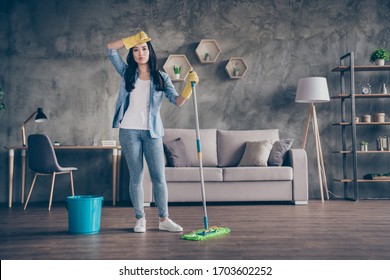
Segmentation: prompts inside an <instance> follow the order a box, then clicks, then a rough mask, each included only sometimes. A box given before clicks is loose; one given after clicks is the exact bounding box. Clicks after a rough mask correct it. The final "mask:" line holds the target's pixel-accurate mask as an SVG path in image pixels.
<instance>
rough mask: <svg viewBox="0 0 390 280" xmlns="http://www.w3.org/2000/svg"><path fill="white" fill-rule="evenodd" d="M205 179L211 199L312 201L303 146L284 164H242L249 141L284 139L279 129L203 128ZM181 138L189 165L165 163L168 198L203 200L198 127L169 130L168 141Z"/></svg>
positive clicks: (148, 190)
mask: <svg viewBox="0 0 390 280" xmlns="http://www.w3.org/2000/svg"><path fill="white" fill-rule="evenodd" d="M200 136H201V145H202V154H203V161H202V162H203V167H204V169H203V170H204V180H205V192H206V200H207V201H208V202H238V201H248V202H251V201H252V202H253V201H288V202H292V203H294V204H296V205H301V204H303V205H304V204H307V202H308V175H307V157H306V152H305V150H303V149H290V150H288V152H287V154H286V159H285V161H284V163H283V165H282V166H266V167H263V166H261V167H259V166H245V167H238V166H237V165H238V164H239V162H240V160H241V158H242V156H243V154H244V151H245V146H246V143H247V142H248V141H261V140H270V141H277V140H279V131H278V130H277V129H267V130H216V129H201V130H200ZM177 138H180V139H181V141H182V142H183V143H184V145H185V149H186V154H187V157H188V161H189V162H188V165H189V166H188V167H166V168H165V174H166V180H167V184H168V191H169V202H200V201H202V196H201V187H200V179H199V178H200V175H199V165H198V159H197V149H196V135H195V130H193V129H165V135H164V138H163V140H164V142H167V141H172V140H175V139H177ZM144 190H145V203H146V204H150V203H151V202H153V197H152V183H151V181H150V176H149V174H148V170H147V168H145V176H144Z"/></svg>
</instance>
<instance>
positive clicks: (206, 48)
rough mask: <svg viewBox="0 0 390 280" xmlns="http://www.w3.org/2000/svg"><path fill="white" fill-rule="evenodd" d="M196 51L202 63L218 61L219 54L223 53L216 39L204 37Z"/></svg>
mask: <svg viewBox="0 0 390 280" xmlns="http://www.w3.org/2000/svg"><path fill="white" fill-rule="evenodd" d="M195 53H196V56H197V57H198V59H199V61H200V63H202V64H211V63H215V62H216V61H217V59H218V56H219V55H220V54H221V49H220V48H219V46H218V43H217V41H215V40H214V39H202V40H201V41H200V42H199V45H198V47H197V48H196V50H195Z"/></svg>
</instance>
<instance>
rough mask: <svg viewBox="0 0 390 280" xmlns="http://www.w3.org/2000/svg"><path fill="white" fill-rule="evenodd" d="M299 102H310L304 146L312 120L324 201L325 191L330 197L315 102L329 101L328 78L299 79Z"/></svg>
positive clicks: (304, 146) (297, 95)
mask: <svg viewBox="0 0 390 280" xmlns="http://www.w3.org/2000/svg"><path fill="white" fill-rule="evenodd" d="M295 102H297V103H309V104H310V105H309V109H308V112H307V117H306V125H305V138H304V140H303V145H302V148H303V149H305V148H306V141H307V135H308V132H309V126H310V121H312V126H313V133H314V138H315V145H316V153H317V167H318V177H319V181H320V191H321V200H322V202H324V192H323V189H325V192H326V198H327V199H329V193H328V184H327V181H326V173H325V166H324V158H323V155H322V148H321V138H320V133H319V129H318V121H317V113H316V107H315V106H314V104H315V103H323V102H329V91H328V85H327V83H326V78H323V77H308V78H303V79H299V81H298V87H297V94H296V97H295Z"/></svg>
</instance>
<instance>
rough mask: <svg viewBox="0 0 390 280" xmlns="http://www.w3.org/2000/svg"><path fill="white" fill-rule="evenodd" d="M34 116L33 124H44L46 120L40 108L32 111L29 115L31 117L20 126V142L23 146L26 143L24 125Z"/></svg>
mask: <svg viewBox="0 0 390 280" xmlns="http://www.w3.org/2000/svg"><path fill="white" fill-rule="evenodd" d="M34 116H35V122H44V121H45V120H47V117H46V115H45V113H43V109H42V108H38V109H37V110H36V111H34V113H32V114H31V116H29V117H28V118H27V119H26V120H25V121H24V122H23V124H22V127H21V130H22V141H23V143H22V144H23V146H26V145H27V141H26V130H25V128H24V127H25V125H26V124H27V123H28V122H29V121H30V120H31V119H32V118H33V117H34Z"/></svg>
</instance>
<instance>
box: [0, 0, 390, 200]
mask: <svg viewBox="0 0 390 280" xmlns="http://www.w3.org/2000/svg"><path fill="white" fill-rule="evenodd" d="M389 15H390V1H388V0H377V1H368V0H367V1H364V0H332V1H329V0H320V1H318V0H304V1H303V0H296V1H293V0H290V1H288V0H264V1H255V0H244V1H230V0H211V1H190V0H159V1H157V0H156V1H154V0H109V1H105V0H67V1H60V0H12V1H11V0H2V1H1V2H0V61H1V63H0V85H1V86H2V87H3V88H4V91H5V93H6V96H5V99H4V102H5V104H6V106H7V108H6V110H3V111H1V112H0V120H1V121H0V131H1V134H0V144H1V146H6V145H18V144H20V125H21V123H22V122H23V121H24V120H25V119H26V118H27V117H28V115H29V114H31V113H32V112H33V111H34V110H35V109H36V108H37V107H43V108H44V111H45V112H46V114H47V115H48V117H49V121H48V122H45V123H41V124H35V123H29V124H28V126H27V133H33V132H44V133H47V134H48V135H49V136H50V137H51V138H52V140H53V141H59V142H61V143H63V144H80V145H83V144H91V141H92V139H94V138H96V139H98V140H102V139H116V140H118V130H117V129H112V128H111V120H112V116H113V109H114V105H115V100H116V93H117V89H118V83H119V77H118V76H117V75H116V73H115V72H114V69H113V67H112V66H111V64H110V62H109V61H108V59H107V57H106V55H105V52H106V45H107V43H108V42H110V41H112V40H115V39H119V38H122V37H124V36H128V35H132V34H134V33H136V32H139V31H140V30H144V31H146V32H147V33H148V35H149V36H150V37H152V39H153V41H152V42H153V46H154V48H155V50H156V53H157V56H158V58H159V64H160V67H162V65H163V64H164V63H165V61H166V59H167V57H168V56H169V54H185V55H186V56H187V58H188V60H189V61H190V63H191V64H192V66H193V67H194V68H195V70H196V71H197V72H198V74H199V76H200V79H201V83H200V84H199V86H198V95H199V97H198V102H199V113H200V126H201V127H202V128H218V129H263V128H278V129H279V130H280V135H281V137H282V138H286V137H291V138H294V139H295V142H294V145H293V147H300V146H301V145H302V140H303V139H302V138H303V136H302V135H303V132H304V121H305V117H306V110H307V107H306V106H305V105H304V104H297V103H295V102H294V98H295V91H296V85H297V81H298V79H299V78H303V77H307V76H324V77H326V78H327V79H328V85H329V89H330V93H331V95H334V94H336V93H337V91H338V90H339V85H338V82H339V78H338V75H337V74H336V73H331V69H333V68H334V67H336V66H337V65H338V63H339V57H340V56H341V55H343V54H344V53H346V52H349V51H354V52H355V55H356V63H357V64H363V65H364V64H365V65H366V64H369V61H368V57H369V54H370V53H371V51H372V50H373V49H375V48H377V47H385V48H388V49H389V48H390V42H389V38H390V17H389ZM201 39H216V40H217V42H218V44H219V46H220V48H221V50H222V53H221V55H220V56H219V58H218V60H217V62H216V63H215V64H211V65H203V64H200V62H199V61H198V59H197V57H196V55H195V49H196V47H197V45H198V43H199V41H200V40H201ZM122 54H123V55H124V56H125V55H126V53H125V52H122ZM233 56H239V57H243V58H244V60H245V61H246V63H247V64H248V71H247V73H246V75H245V77H244V78H243V79H240V80H230V79H229V78H228V76H227V75H226V73H225V69H224V68H225V65H226V63H227V61H228V60H229V58H230V57H233ZM363 81H369V82H370V83H371V84H372V86H373V90H374V91H375V90H378V89H379V87H380V84H381V83H383V82H386V83H388V84H389V85H390V77H389V74H380V75H376V76H372V75H371V74H370V75H367V74H361V75H360V76H359V77H357V79H356V83H357V88H359V83H360V82H363ZM175 86H176V87H177V89H178V91H180V90H181V88H182V87H183V83H175ZM388 105H389V104H386V101H382V102H377V103H367V104H365V105H361V106H360V107H359V108H358V110H360V112H361V114H363V113H375V112H379V110H381V111H383V112H386V113H387V114H390V111H389V110H387V108H389V106H388ZM339 108H340V107H339V103H337V101H332V102H330V103H324V104H319V105H318V106H317V110H318V116H319V124H320V133H321V137H322V138H321V140H322V144H323V151H324V157H325V167H326V169H327V170H326V171H327V179H328V182H329V188H330V191H331V192H332V193H333V194H334V196H331V197H338V196H343V189H342V186H341V185H340V184H338V183H334V182H333V181H332V180H333V178H334V177H338V176H340V175H341V158H340V157H339V156H337V155H335V154H333V153H332V151H333V150H336V149H339V148H340V146H341V144H340V141H341V140H340V129H339V128H338V127H334V126H332V125H331V124H332V123H333V122H336V121H337V120H338V118H339V115H340V114H339ZM161 114H162V118H163V121H164V123H165V127H179V128H193V127H194V119H193V114H192V105H191V104H190V103H188V104H187V105H186V106H184V107H183V108H181V109H179V108H176V107H175V106H172V105H171V104H169V103H168V102H166V103H165V104H164V105H163V108H162V111H161ZM363 133H364V135H365V136H364V137H366V138H368V139H367V140H368V141H369V142H371V143H372V145H375V142H374V141H375V139H376V137H377V136H378V135H386V133H387V134H388V132H387V131H386V130H385V128H375V129H371V130H366V131H364V132H363ZM313 143H314V142H313V137H312V135H311V136H310V138H309V142H308V146H307V152H308V156H309V176H310V197H311V198H319V186H318V177H317V172H316V165H315V149H314V146H313ZM59 157H60V162H61V163H63V164H71V165H76V166H78V167H79V169H80V170H79V171H78V172H77V173H76V174H75V184H76V187H77V189H78V193H81V194H82V193H96V194H104V196H105V199H108V200H109V199H110V198H111V189H110V184H111V180H110V174H111V173H110V168H108V167H109V161H110V154H107V153H105V152H102V154H95V153H93V152H85V153H81V154H80V153H60V154H59ZM7 160H8V159H7V152H6V150H4V149H3V150H0V166H1V167H0V202H6V201H7V199H8V191H7V190H8V176H7V174H8V173H7V172H8V169H7V166H8V162H7ZM373 162H375V163H376V162H379V163H380V167H379V169H380V170H375V171H377V172H378V173H381V172H389V171H390V164H389V163H388V161H386V160H384V159H381V158H379V159H378V157H374V156H373V157H367V158H364V161H362V163H364V164H365V165H366V166H367V172H373V171H374V170H373V169H372V166H371V165H370V163H373ZM16 163H17V164H18V163H19V160H18V159H17V161H16ZM19 176H20V170H19V169H17V170H15V186H16V187H15V193H14V199H18V197H19V195H20V191H19V185H20V180H19V179H18V178H19ZM123 176H125V174H124V175H123ZM31 179H32V174H31V172H29V173H28V174H27V180H26V182H27V186H29V184H30V182H31ZM64 182H65V181H64ZM47 183H48V181H47V182H46V184H47ZM386 185H387V184H376V185H375V186H372V185H371V186H370V185H362V186H361V187H362V188H361V195H362V196H363V197H376V196H382V197H390V190H389V189H388V186H386ZM126 188H127V187H126V186H122V192H121V196H122V197H124V198H127V194H126ZM64 193H67V191H65V190H64V191H60V190H59V189H58V190H57V192H56V193H55V197H54V199H55V200H59V199H63V197H64ZM47 198H48V187H47V189H45V188H41V189H40V190H38V189H37V190H36V193H35V194H34V195H33V197H32V201H46V200H47Z"/></svg>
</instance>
